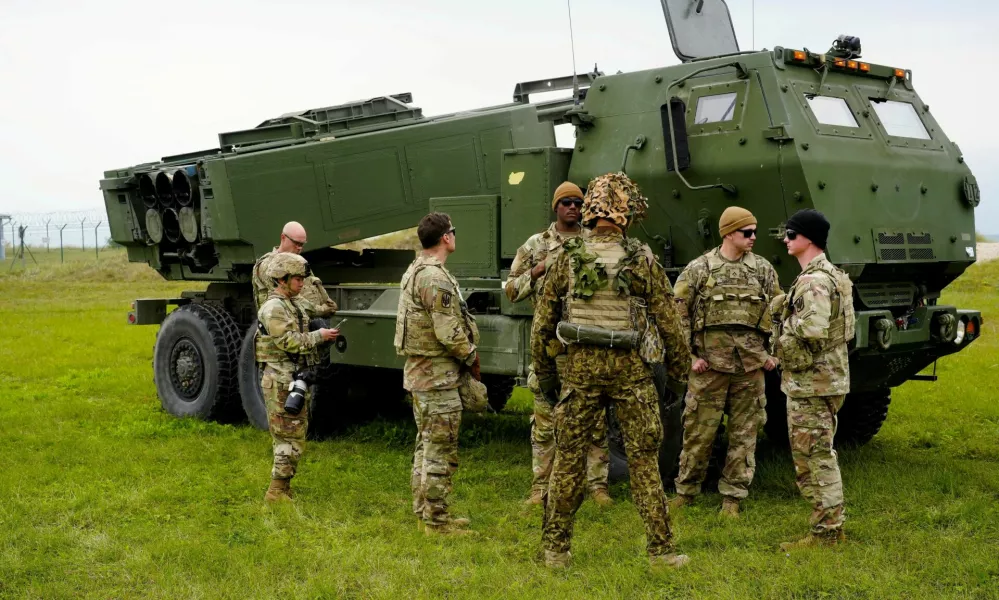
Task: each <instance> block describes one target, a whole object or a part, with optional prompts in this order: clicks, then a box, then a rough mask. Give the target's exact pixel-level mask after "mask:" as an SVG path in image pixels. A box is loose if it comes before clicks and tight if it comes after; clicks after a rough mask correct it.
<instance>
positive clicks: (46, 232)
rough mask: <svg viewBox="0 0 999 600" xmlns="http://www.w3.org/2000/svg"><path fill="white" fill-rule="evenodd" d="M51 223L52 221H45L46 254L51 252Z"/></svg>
mask: <svg viewBox="0 0 999 600" xmlns="http://www.w3.org/2000/svg"><path fill="white" fill-rule="evenodd" d="M51 222H52V219H48V220H46V221H45V251H46V252H48V251H49V250H50V248H49V223H51Z"/></svg>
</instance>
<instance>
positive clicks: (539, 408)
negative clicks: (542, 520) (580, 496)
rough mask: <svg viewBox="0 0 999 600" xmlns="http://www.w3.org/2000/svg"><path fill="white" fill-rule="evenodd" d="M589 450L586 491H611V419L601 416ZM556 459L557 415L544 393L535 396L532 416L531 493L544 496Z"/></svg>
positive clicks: (594, 430)
mask: <svg viewBox="0 0 999 600" xmlns="http://www.w3.org/2000/svg"><path fill="white" fill-rule="evenodd" d="M599 418H600V421H599V423H598V424H597V426H596V427H594V429H593V437H592V438H591V439H590V443H589V447H588V448H587V450H586V487H587V489H589V491H590V492H591V493H592V492H595V491H597V490H604V491H606V490H607V474H608V471H609V470H610V455H609V453H608V448H607V418H606V415H604V414H601V415H600V417H599ZM554 458H555V415H554V409H553V408H552V405H551V404H549V403H548V402H547V401H546V400H545V399H544V398H543V397H542V396H541V393H540V392H538V393H535V394H534V414H533V415H531V467H532V470H533V471H534V480H533V481H532V482H531V492H532V493H534V492H544V490H545V488H546V487H548V480H549V479H551V474H552V461H553V460H554Z"/></svg>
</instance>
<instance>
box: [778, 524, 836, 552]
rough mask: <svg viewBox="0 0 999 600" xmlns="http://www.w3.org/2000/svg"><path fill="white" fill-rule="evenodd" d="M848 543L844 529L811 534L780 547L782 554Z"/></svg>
mask: <svg viewBox="0 0 999 600" xmlns="http://www.w3.org/2000/svg"><path fill="white" fill-rule="evenodd" d="M844 542H846V534H845V533H843V530H842V529H836V530H835V531H831V532H829V533H822V534H817V533H809V534H808V535H806V536H805V537H803V538H801V539H800V540H795V541H793V542H784V543H783V544H781V545H780V549H781V551H782V552H789V551H791V550H803V549H805V548H818V547H821V546H827V547H828V546H835V545H836V544H842V543H844Z"/></svg>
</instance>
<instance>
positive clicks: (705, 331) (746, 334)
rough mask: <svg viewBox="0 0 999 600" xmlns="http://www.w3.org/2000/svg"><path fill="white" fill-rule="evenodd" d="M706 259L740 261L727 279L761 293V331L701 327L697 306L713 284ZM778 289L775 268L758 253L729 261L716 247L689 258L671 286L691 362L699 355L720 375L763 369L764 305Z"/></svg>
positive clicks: (700, 309) (743, 289)
mask: <svg viewBox="0 0 999 600" xmlns="http://www.w3.org/2000/svg"><path fill="white" fill-rule="evenodd" d="M709 258H710V259H711V260H714V261H716V262H717V261H719V260H721V261H725V265H726V266H727V267H729V268H732V267H735V266H736V265H738V271H737V274H736V275H735V276H730V277H729V278H728V279H730V280H735V281H736V287H738V288H740V289H739V292H743V293H746V294H750V295H762V299H761V300H760V307H759V308H760V310H761V311H762V313H763V314H764V318H765V319H764V322H762V323H761V325H760V329H753V328H749V327H745V326H740V325H729V326H721V327H717V326H716V327H705V326H704V324H703V323H702V322H700V321H703V318H699V317H700V316H702V315H701V314H700V313H702V312H703V310H704V309H703V307H702V306H701V305H702V304H703V302H704V301H705V299H706V298H708V297H709V296H710V295H711V293H712V289H713V288H714V287H715V277H714V276H713V275H712V271H711V266H710V264H709V262H710V261H709ZM747 260H752V261H753V265H752V266H751V267H747V266H746V261H747ZM738 280H744V283H745V285H744V286H742V285H739V281H738ZM780 291H781V290H780V281H779V279H778V277H777V271H775V270H774V268H773V266H772V265H771V264H770V263H769V262H767V260H766V259H764V258H763V257H762V256H759V255H758V254H746V255H745V256H743V257H742V258H741V259H740V260H738V261H730V260H728V259H727V258H725V257H724V256H722V254H721V247H720V246H719V247H717V248H715V249H714V250H710V251H708V252H707V253H705V254H702V255H701V256H699V257H697V258H696V259H694V260H693V261H691V262H690V264H688V265H687V267H686V268H685V269H684V270H683V272H682V273H681V274H680V277H678V278H677V280H676V288H675V293H676V300H677V302H679V303H680V321H681V322H682V324H683V331H684V336H685V338H686V339H687V340H688V341H689V342H690V346H691V352H692V353H693V356H692V358H691V362H693V358H695V357H696V358H703V359H704V360H706V361H707V362H708V365H709V366H710V368H711V369H713V370H715V371H718V372H720V373H741V372H749V371H755V370H756V369H759V368H761V367H762V366H763V363H764V362H766V360H767V358H769V356H770V353H769V351H768V350H769V348H768V346H769V344H768V343H767V339H766V338H767V334H769V332H770V324H769V310H768V307H767V303H768V302H769V299H771V298H773V297H774V296H775V295H776V294H779V293H780Z"/></svg>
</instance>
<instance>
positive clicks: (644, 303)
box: [531, 185, 690, 557]
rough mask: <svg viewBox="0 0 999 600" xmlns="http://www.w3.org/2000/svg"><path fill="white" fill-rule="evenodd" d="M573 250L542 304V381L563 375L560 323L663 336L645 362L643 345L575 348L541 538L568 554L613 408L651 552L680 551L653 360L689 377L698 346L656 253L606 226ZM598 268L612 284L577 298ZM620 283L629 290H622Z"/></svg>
mask: <svg viewBox="0 0 999 600" xmlns="http://www.w3.org/2000/svg"><path fill="white" fill-rule="evenodd" d="M592 187H593V186H592V185H591V188H592ZM584 215H585V212H584ZM564 248H565V251H564V252H562V253H560V255H559V256H558V258H557V259H556V261H555V264H554V265H552V267H551V270H550V271H549V273H548V275H547V276H546V277H545V282H544V286H543V288H542V291H541V293H540V295H539V297H538V298H537V306H536V309H535V316H534V328H533V331H532V335H531V354H532V356H533V360H534V369H535V372H536V373H537V376H538V379H539V382H545V381H547V380H550V378H551V377H552V376H553V375H554V374H555V369H556V365H555V360H554V356H555V355H556V354H557V353H559V352H562V351H563V345H562V343H561V342H560V341H559V340H558V339H557V338H556V327H557V325H558V323H559V321H560V320H566V321H568V322H570V323H579V324H587V323H590V324H592V325H595V326H599V327H605V328H607V329H612V330H621V329H630V330H637V331H639V332H644V333H645V335H646V336H650V338H651V339H654V340H655V341H654V342H653V343H651V344H650V345H649V346H650V347H653V348H655V347H657V350H652V353H653V354H654V356H653V357H651V358H648V355H647V354H646V357H645V358H643V352H642V351H640V350H637V349H631V350H626V349H622V348H610V347H598V346H593V345H584V344H576V343H573V344H570V345H569V346H568V349H567V361H566V364H565V370H564V371H563V373H562V390H561V394H560V400H559V402H558V404H557V405H556V406H555V432H556V433H555V437H556V439H555V461H554V464H553V467H552V475H551V480H550V482H549V487H548V492H547V494H546V497H545V516H544V523H543V532H542V537H543V544H544V547H545V550H546V555H547V553H548V552H552V553H567V552H568V551H569V547H570V540H571V537H572V525H573V518H574V515H575V513H576V510H577V509H578V508H579V505H580V503H581V502H582V492H583V478H584V471H583V461H584V457H583V455H584V452H585V451H586V448H587V447H588V446H589V441H590V440H591V439H592V435H593V430H594V429H595V428H596V427H597V424H598V422H599V420H600V418H601V415H603V414H604V411H605V410H606V408H607V406H608V405H609V404H610V403H612V402H613V403H614V405H615V413H616V415H617V418H618V421H619V423H620V426H621V431H622V433H623V437H624V444H625V450H626V452H627V454H628V468H629V471H630V475H631V490H632V498H633V499H634V502H635V505H636V507H637V508H638V512H639V514H640V515H641V517H642V519H643V521H644V522H645V533H646V542H647V549H648V552H649V554H650V555H651V556H653V557H658V556H664V555H668V554H671V553H672V552H673V541H672V537H673V536H672V532H671V529H670V518H669V507H668V505H667V502H666V494H665V492H664V491H663V484H662V479H661V477H660V474H659V447H660V444H661V442H662V439H663V427H662V423H661V421H660V418H659V397H658V394H657V393H656V390H655V387H654V385H653V382H652V370H651V368H650V367H649V365H648V364H646V363H647V362H656V361H662V360H663V359H665V361H666V367H667V371H668V373H669V375H670V376H671V377H672V378H674V379H676V380H678V381H685V380H686V377H687V369H688V367H689V362H688V361H689V356H690V349H689V347H688V346H687V343H686V341H685V340H684V338H683V334H682V331H681V326H680V321H679V316H678V314H677V309H676V303H675V301H674V299H673V290H672V288H671V287H670V284H669V280H668V279H667V278H666V274H665V272H664V271H663V269H662V267H661V266H660V265H659V263H658V262H657V261H656V260H655V257H654V255H653V254H652V251H651V250H650V249H649V247H648V246H646V245H645V244H641V243H639V242H638V241H637V240H633V239H628V238H625V237H624V235H623V234H622V233H621V232H620V231H619V230H617V229H615V228H611V227H598V228H596V229H594V230H592V232H591V233H590V235H589V237H588V238H587V239H586V240H585V241H583V240H581V239H579V238H577V239H575V240H569V241H567V242H566V244H565V246H564ZM587 254H589V255H590V256H589V257H587ZM587 261H588V262H587ZM583 263H586V264H583ZM595 264H596V265H603V268H604V269H605V271H606V274H607V278H608V281H605V282H603V284H602V287H601V288H600V289H598V290H597V291H596V292H595V293H593V294H592V295H591V296H589V298H590V299H585V297H582V296H581V297H579V298H577V297H575V296H574V295H573V290H574V289H576V283H577V282H580V281H581V280H582V278H581V277H577V275H576V274H575V272H574V265H576V266H577V267H579V268H581V269H585V270H586V271H587V272H592V271H593V268H594V265H595ZM581 272H582V271H581ZM611 280H612V281H613V282H614V283H613V284H612V283H611ZM618 286H623V287H624V288H625V289H626V291H621V292H619V291H618V290H619V289H620V288H619V287H618ZM612 290H613V291H612ZM564 302H565V303H564ZM664 345H665V352H664ZM541 385H542V387H544V384H543V383H541Z"/></svg>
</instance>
